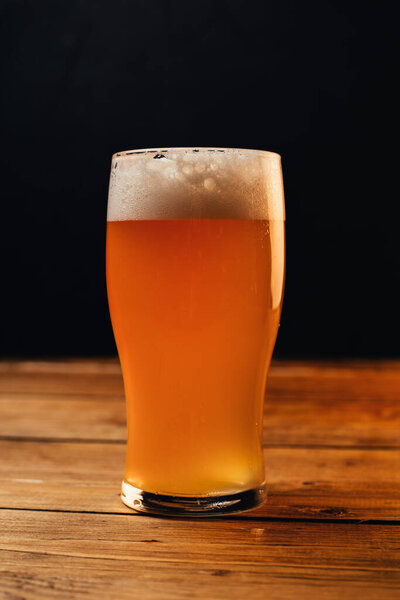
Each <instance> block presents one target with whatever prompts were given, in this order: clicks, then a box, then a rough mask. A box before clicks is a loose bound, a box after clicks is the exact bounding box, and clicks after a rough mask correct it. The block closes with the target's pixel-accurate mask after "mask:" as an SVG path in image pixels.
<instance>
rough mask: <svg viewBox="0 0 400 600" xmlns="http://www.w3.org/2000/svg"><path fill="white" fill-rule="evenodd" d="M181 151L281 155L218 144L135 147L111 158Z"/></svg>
mask: <svg viewBox="0 0 400 600" xmlns="http://www.w3.org/2000/svg"><path fill="white" fill-rule="evenodd" d="M180 151H181V152H182V151H186V152H187V151H192V152H227V153H231V152H232V153H238V152H243V153H246V154H247V153H249V154H259V155H260V156H269V157H271V158H278V159H281V158H282V157H281V155H280V154H278V152H273V151H270V150H257V149H253V148H224V147H218V146H172V147H168V146H159V147H158V148H137V149H134V150H121V151H120V152H114V154H113V155H112V158H120V157H127V156H132V155H133V156H134V155H135V154H146V153H149V154H154V152H157V153H160V154H162V153H163V152H180Z"/></svg>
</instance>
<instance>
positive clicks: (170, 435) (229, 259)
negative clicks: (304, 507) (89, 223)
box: [107, 148, 284, 516]
mask: <svg viewBox="0 0 400 600" xmlns="http://www.w3.org/2000/svg"><path fill="white" fill-rule="evenodd" d="M107 220H108V223H107V288H108V299H109V307H110V314H111V320H112V325H113V330H114V335H115V340H116V344H117V348H118V354H119V358H120V362H121V367H122V373H123V379H124V386H125V396H126V407H127V423H128V442H127V451H126V467H125V478H124V481H123V483H122V500H123V502H124V503H125V504H127V505H128V506H129V507H131V508H133V509H136V510H139V511H142V512H147V513H158V514H169V515H185V514H190V515H199V516H210V515H219V514H224V513H234V512H240V511H243V510H247V509H250V508H254V507H255V506H258V505H259V504H261V503H262V502H263V501H264V499H265V496H266V492H265V475H264V461H263V450H262V426H263V402H264V393H265V386H266V379H267V372H268V368H269V363H270V360H271V355H272V350H273V347H274V344H275V339H276V335H277V330H278V325H279V319H280V312H281V304H282V292H283V280H284V197H283V182H282V172H281V161H280V156H279V155H278V154H274V153H272V152H263V151H257V150H241V149H229V148H227V149H223V148H156V149H151V150H133V151H127V152H119V153H117V154H115V155H114V156H113V158H112V168H111V177H110V189H109V200H108V217H107Z"/></svg>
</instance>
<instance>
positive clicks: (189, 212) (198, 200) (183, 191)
mask: <svg viewBox="0 0 400 600" xmlns="http://www.w3.org/2000/svg"><path fill="white" fill-rule="evenodd" d="M184 218H216V219H217V218H227V219H270V220H282V219H284V197H283V181H282V170H281V159H280V156H279V154H275V153H272V152H263V151H257V150H240V149H231V148H229V149H223V148H168V149H162V148H153V149H151V150H132V151H126V152H118V153H117V154H114V156H113V158H112V165H111V176H110V188H109V196H108V214H107V219H108V220H109V221H127V220H145V219H146V220H147V219H149V220H151V219H184Z"/></svg>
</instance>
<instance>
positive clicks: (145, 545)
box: [0, 511, 400, 600]
mask: <svg viewBox="0 0 400 600" xmlns="http://www.w3.org/2000/svg"><path fill="white" fill-rule="evenodd" d="M0 532H1V533H0V594H2V593H3V594H4V597H10V598H11V597H14V596H13V594H16V596H15V597H21V598H22V597H23V598H29V599H31V600H34V599H36V600H39V599H40V600H42V598H45V597H47V594H48V595H49V597H57V598H66V599H67V598H68V599H69V598H72V597H73V598H89V599H91V598H107V599H110V600H113V599H114V598H118V599H119V598H122V599H125V598H151V599H153V598H156V599H158V598H160V599H161V598H167V599H168V598H193V597H194V598H207V599H211V600H212V599H216V600H217V599H225V598H234V599H241V598H244V597H246V598H249V599H253V598H254V599H259V598H260V599H261V598H265V597H266V595H267V597H268V598H271V599H277V600H278V599H279V600H285V599H294V598H296V599H297V598H321V599H322V600H323V599H326V600H330V599H337V598H338V597H340V598H349V599H351V600H354V599H355V598H361V597H362V598H363V599H376V600H378V599H379V600H383V599H386V598H387V599H389V598H390V599H393V598H394V597H395V594H396V590H398V586H399V584H400V550H399V545H398V534H399V532H398V527H393V526H384V525H366V524H363V525H357V524H341V525H340V526H338V525H337V524H331V523H291V524H287V523H281V522H267V523H262V524H260V522H259V521H254V520H251V519H249V520H247V521H246V520H243V521H235V520H228V519H221V520H202V521H195V520H177V519H174V520H172V519H170V520H169V519H156V518H149V517H144V516H141V515H140V516H139V515H107V516H104V515H90V514H88V515H84V514H59V513H52V512H42V513H41V512H36V513H35V512H32V511H0ZM22 594H23V595H22ZM68 594H70V595H69V596H68Z"/></svg>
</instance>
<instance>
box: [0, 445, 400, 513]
mask: <svg viewBox="0 0 400 600" xmlns="http://www.w3.org/2000/svg"><path fill="white" fill-rule="evenodd" d="M124 453H125V448H124V445H120V444H107V443H81V442H74V443H72V442H64V443H62V442H54V443H42V442H40V441H37V442H13V441H2V442H0V456H1V457H2V460H1V462H0V507H3V508H36V509H47V510H54V509H59V510H71V511H98V512H117V513H124V512H129V509H127V508H126V507H125V506H124V505H123V504H122V503H121V502H120V499H119V488H120V480H121V477H122V473H123V464H124ZM265 462H266V466H267V481H268V485H269V500H268V502H267V504H266V505H265V506H264V507H261V508H260V509H258V510H257V511H254V513H249V515H250V514H252V515H253V516H257V517H260V518H265V517H274V518H290V519H292V518H308V519H332V518H340V519H362V520H366V519H372V520H383V519H390V520H396V521H397V520H400V450H357V449H351V450H349V449H341V450H337V449H326V448H325V449H315V448H311V449H309V448H302V449H299V448H296V449H291V448H267V449H265ZM245 516H246V518H247V516H248V515H245Z"/></svg>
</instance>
